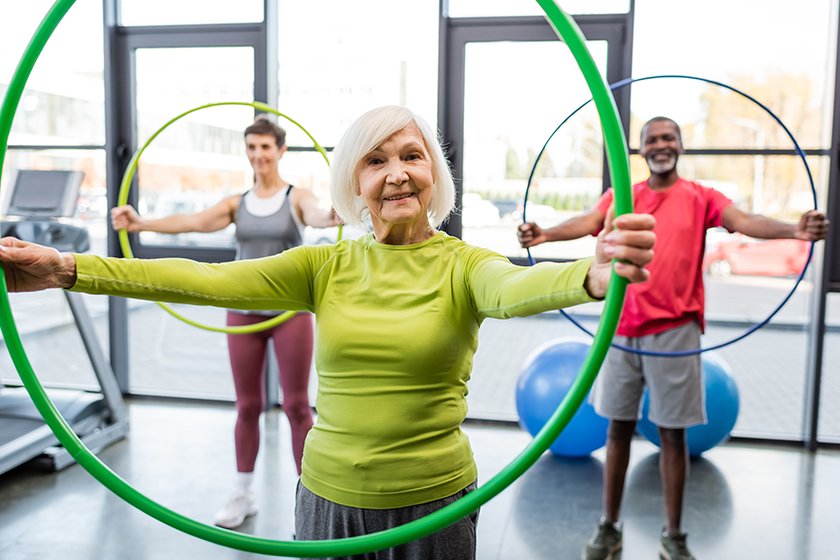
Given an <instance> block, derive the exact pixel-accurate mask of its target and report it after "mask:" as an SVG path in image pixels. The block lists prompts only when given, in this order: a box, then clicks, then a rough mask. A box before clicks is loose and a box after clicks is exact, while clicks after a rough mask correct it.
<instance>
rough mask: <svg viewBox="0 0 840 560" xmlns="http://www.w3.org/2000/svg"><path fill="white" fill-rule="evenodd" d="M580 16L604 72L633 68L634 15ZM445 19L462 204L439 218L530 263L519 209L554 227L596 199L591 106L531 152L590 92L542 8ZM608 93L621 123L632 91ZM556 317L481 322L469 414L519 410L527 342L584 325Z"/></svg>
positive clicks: (550, 250)
mask: <svg viewBox="0 0 840 560" xmlns="http://www.w3.org/2000/svg"><path fill="white" fill-rule="evenodd" d="M576 20H577V22H578V25H579V26H580V27H581V30H582V31H583V33H584V35H585V37H586V38H587V40H588V41H587V45H588V47H589V49H590V51H591V52H592V55H593V57H594V59H595V62H596V64H597V65H598V68H599V69H600V71H601V73H602V75H603V76H604V77H605V78H606V80H607V81H608V82H609V83H613V82H616V81H619V80H621V79H623V78H626V77H628V76H629V75H630V61H631V59H632V17H631V15H630V14H610V15H589V16H576ZM443 21H444V29H443V30H442V33H441V35H442V37H441V44H442V45H445V53H444V55H443V56H442V57H441V61H442V63H443V68H441V72H440V76H441V81H442V87H441V100H440V102H439V106H440V109H439V116H438V125H439V126H440V128H441V130H442V136H443V142H444V145H445V147H446V150H447V155H448V156H449V159H450V162H451V164H452V168H453V172H454V174H455V179H456V185H458V187H459V193H458V195H459V196H458V208H459V209H458V210H457V211H456V212H454V213H453V214H452V215H451V216H450V219H449V222H448V224H447V225H446V230H447V232H448V233H449V234H450V235H455V236H458V237H461V238H462V239H464V240H465V241H467V242H468V243H470V244H473V245H477V246H481V247H486V248H489V249H492V250H494V251H497V252H498V253H500V254H502V255H505V256H507V257H508V258H509V259H510V260H511V261H512V262H514V263H517V264H526V262H527V260H526V259H525V255H526V253H525V251H524V250H523V249H521V248H520V247H519V243H518V241H517V238H516V229H517V227H518V225H519V224H521V223H522V220H523V210H524V211H525V216H526V218H527V219H528V221H535V222H537V223H538V224H539V225H541V226H544V227H550V226H553V225H556V224H557V223H559V222H561V221H563V220H565V219H567V218H569V217H572V216H574V215H577V214H580V213H583V212H585V211H586V210H588V209H589V208H591V206H592V205H593V204H594V203H595V202H596V201H597V200H598V198H599V197H600V196H601V193H602V192H603V190H604V189H605V188H607V186H608V184H609V179H608V174H607V176H605V171H606V167H605V163H604V159H605V158H604V155H603V141H602V137H601V127H600V122H599V120H598V116H597V112H596V110H595V108H594V107H589V106H588V107H586V108H585V109H583V110H582V111H580V112H578V113H577V114H576V115H575V116H574V117H573V118H572V119H570V120H569V122H567V123H566V125H565V126H563V127H562V128H561V129H560V131H559V132H557V134H555V135H554V137H553V138H552V140H551V141H550V142H549V143H548V145H547V147H546V150H545V152H544V153H543V155H542V157H541V158H540V159H539V162H537V155H538V154H539V153H540V151H541V149H542V147H543V145H544V144H545V143H546V141H547V140H548V138H549V136H551V134H552V132H553V131H554V130H555V128H557V127H558V125H559V124H560V123H561V122H562V121H563V119H565V118H566V117H567V116H568V115H569V114H570V113H572V112H573V111H574V110H575V109H576V108H577V107H579V106H580V105H581V104H583V103H584V102H585V101H587V100H588V99H589V98H590V92H589V89H588V88H587V86H586V83H585V80H584V78H583V76H582V74H581V72H580V70H579V68H578V65H577V63H576V62H575V60H574V57H573V56H572V55H571V53H570V51H569V48H568V47H567V46H566V45H565V44H564V43H563V42H561V41H559V40H558V38H557V35H556V34H555V33H554V31H553V30H552V29H551V27H550V26H549V25H548V23H547V22H546V20H545V18H543V17H529V16H526V17H479V18H474V17H469V18H446V19H444V20H443ZM614 95H615V98H616V104H617V105H618V107H619V111H620V113H621V116H622V124H623V126H624V130H625V132H627V131H628V129H629V123H630V117H629V115H630V111H629V109H630V103H629V102H630V97H629V92H627V91H618V92H615V94H614ZM535 164H536V169H535V173H534V177H533V180H532V182H531V187H530V192H529V196H528V204H527V208H523V203H524V197H525V188H526V185H527V182H528V177H529V175H530V173H531V169H532V168H534V166H535ZM594 245H595V240H594V238H585V239H581V240H578V241H572V242H565V243H551V244H546V245H543V246H540V247H537V248H536V249H535V250H533V251H532V253H533V255H534V256H535V257H536V258H538V259H552V260H559V259H574V258H578V257H581V256H588V255H591V254H592V253H593V249H594ZM584 308H585V309H584ZM575 311H576V313H578V314H584V315H585V317H586V318H587V319H585V320H589V319H591V321H590V326H594V323H593V322H592V321H596V320H597V318H598V314H599V313H600V307H599V306H598V304H589V305H588V306H578V307H576V308H575ZM579 316H580V315H579ZM559 319H560V316H559V315H558V314H556V313H555V314H545V315H541V316H537V317H529V318H524V319H514V320H509V321H496V320H487V321H485V322H484V323H483V324H482V327H481V335H480V336H479V339H480V340H481V342H480V344H479V348H478V352H477V353H476V356H475V362H474V367H473V371H474V374H473V377H474V378H479V377H481V378H482V381H481V382H475V383H473V384H472V386H471V388H470V395H469V407H470V417H472V418H484V419H494V420H512V421H515V420H516V419H517V417H518V414H517V411H516V404H515V399H514V395H515V394H516V380H517V374H518V371H519V369H520V368H521V365H522V364H523V363H524V361H525V359H526V358H527V356H528V354H529V353H530V352H531V351H532V350H534V348H536V347H537V346H539V345H540V344H542V343H543V342H545V341H547V340H550V339H553V338H556V337H558V336H577V337H585V336H586V335H584V334H582V333H580V332H579V331H577V330H576V328H574V327H572V326H571V325H570V324H569V323H568V322H565V321H563V322H561V321H559ZM499 349H503V350H501V351H500V350H499Z"/></svg>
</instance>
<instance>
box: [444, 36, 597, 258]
mask: <svg viewBox="0 0 840 560" xmlns="http://www.w3.org/2000/svg"><path fill="white" fill-rule="evenodd" d="M588 47H589V49H590V51H591V52H592V54H593V56H594V57H595V60H596V63H597V64H598V65H599V67H600V69H601V71H602V73H603V72H604V71H605V70H606V61H607V42H606V41H590V42H589V44H588ZM465 55H466V57H465V58H466V62H465V76H464V79H465V86H464V149H463V153H464V156H463V158H464V159H463V171H462V173H463V174H462V181H461V187H462V198H461V235H462V239H464V241H467V242H468V243H470V244H472V245H477V246H480V247H487V248H489V249H493V250H494V251H497V252H499V253H501V254H503V255H506V256H508V257H523V258H524V257H526V252H525V249H522V248H520V246H519V243H518V242H517V238H516V229H517V227H518V226H519V225H520V224H521V223H522V220H523V212H525V218H526V219H527V220H528V221H529V222H536V223H537V224H538V225H540V226H541V227H551V226H554V225H556V224H558V223H560V222H561V221H563V220H565V219H567V218H569V217H572V216H575V215H579V214H580V213H582V212H586V211H587V210H589V209H590V208H591V207H592V206H593V205H594V204H595V202H597V200H598V198H599V197H600V196H601V191H602V188H603V183H602V173H603V170H604V162H603V159H604V158H603V142H602V138H601V127H600V125H599V121H598V114H597V111H596V110H595V107H594V105H593V104H590V105H589V106H587V107H586V108H585V109H584V110H583V111H581V112H580V113H578V114H577V115H575V116H574V117H573V118H572V119H571V120H569V122H568V123H567V124H566V125H565V126H563V127H562V128H561V129H560V130H559V131H558V132H557V134H555V135H554V137H553V138H552V139H551V141H549V142H548V144H547V145H546V142H547V141H548V139H549V137H550V136H551V133H552V132H553V131H554V130H555V128H556V127H557V126H558V125H559V124H560V123H561V122H562V121H563V119H564V118H565V117H567V116H568V115H569V114H570V113H571V112H573V111H574V110H575V108H577V107H578V106H580V105H581V104H582V103H584V102H585V101H586V100H587V99H589V97H590V94H589V89H588V88H587V87H586V82H585V81H584V79H583V76H582V75H581V73H580V71H579V70H578V66H577V63H576V62H575V60H574V57H573V56H572V54H571V52H570V51H569V48H568V47H567V46H566V45H565V44H564V43H561V42H559V41H545V42H543V41H539V42H537V41H531V42H507V41H505V42H501V41H499V42H481V43H468V44H467V45H466V52H465ZM544 145H545V146H546V149H545V151H544V152H543V153H542V154H541V156H540V157H539V161H537V156H538V155H540V152H541V151H542V148H543V146H544ZM535 166H536V168H535ZM532 172H533V176H532V180H531V184H530V190H529V194H528V205H527V209H526V208H525V206H524V202H525V189H526V187H527V184H528V178H529V176H531V174H532ZM594 247H595V238H594V237H587V238H584V239H580V240H576V241H570V242H566V243H547V244H544V245H540V246H538V247H535V248H534V249H532V251H531V253H532V255H534V256H535V257H552V258H580V257H584V256H589V255H592V254H593V253H594Z"/></svg>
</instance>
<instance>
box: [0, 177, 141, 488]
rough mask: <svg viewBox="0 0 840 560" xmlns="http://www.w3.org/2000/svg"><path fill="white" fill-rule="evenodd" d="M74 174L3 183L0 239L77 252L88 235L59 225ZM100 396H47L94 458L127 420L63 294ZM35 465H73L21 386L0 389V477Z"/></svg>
mask: <svg viewBox="0 0 840 560" xmlns="http://www.w3.org/2000/svg"><path fill="white" fill-rule="evenodd" d="M82 178H83V174H82V172H80V171H37V170H20V171H18V172H17V173H16V174H15V175H14V176H13V177H11V180H10V181H9V184H10V185H11V186H10V188H9V189H8V191H7V193H5V194H6V195H7V196H6V197H5V198H4V200H3V203H2V207H1V208H0V213H2V215H3V216H4V218H5V220H6V221H3V222H0V235H2V237H16V238H18V239H21V240H23V241H31V242H35V243H39V244H41V245H47V246H50V247H54V248H55V249H58V250H59V251H62V252H74V253H84V252H86V251H88V250H89V249H90V236H89V235H88V232H87V230H86V229H84V228H80V227H77V226H74V225H72V224H70V223H67V221H66V220H62V218H68V217H70V216H72V215H73V214H74V212H75V209H76V201H77V200H78V196H79V187H80V185H81V182H82ZM63 292H64V296H65V297H66V299H67V303H68V304H69V306H70V311H71V313H72V314H73V319H74V322H75V324H76V327H77V328H78V330H79V334H80V335H81V337H82V342H83V344H84V346H85V350H86V351H87V354H88V357H89V358H90V363H91V365H92V366H93V371H94V373H95V374H96V378H97V379H98V381H99V386H100V391H99V392H92V391H80V390H75V389H47V394H48V395H49V397H50V399H51V400H52V401H53V403H55V406H56V408H57V409H58V411H59V412H60V413H61V415H62V416H63V417H64V419H65V420H66V421H67V423H68V424H69V425H70V426H71V428H72V429H73V431H74V432H75V433H76V434H77V435H78V436H79V437H80V438H81V440H82V441H83V442H84V443H85V445H86V446H87V447H88V449H90V450H91V451H93V452H94V453H98V452H99V451H101V450H102V449H103V448H105V447H107V446H108V445H110V444H111V443H114V442H115V441H118V440H120V439H122V438H124V437H125V436H126V435H127V434H128V430H129V425H128V415H127V412H126V408H125V404H124V402H123V399H122V392H121V391H120V388H119V385H118V384H117V380H116V377H115V376H114V372H113V370H112V369H111V365H110V364H109V363H108V361H107V360H106V359H105V356H104V354H103V353H102V348H101V346H100V345H99V340H98V339H97V337H96V332H95V331H94V327H93V322H92V321H91V318H90V314H89V313H88V310H87V306H86V305H85V302H84V299H83V296H82V295H81V294H77V293H74V292H68V291H66V290H63ZM33 459H37V462H38V464H39V466H41V467H43V468H46V469H48V470H52V471H57V470H61V469H63V468H64V467H66V466H68V465H70V464H72V463H73V462H75V460H74V459H73V457H72V456H71V455H70V454H69V453H68V452H67V451H66V450H65V449H64V448H63V447H61V446H60V445H59V443H58V439H57V438H56V437H55V436H54V435H53V433H52V430H50V428H49V426H47V425H46V423H45V422H44V420H43V418H41V415H40V413H39V412H38V410H37V409H36V408H35V404H34V403H33V402H32V399H31V398H30V397H29V394H28V393H27V392H26V389H25V388H24V387H8V386H3V385H2V384H0V474H2V473H4V472H6V471H8V470H10V469H13V468H14V467H16V466H18V465H21V464H23V463H26V462H28V461H31V460H33Z"/></svg>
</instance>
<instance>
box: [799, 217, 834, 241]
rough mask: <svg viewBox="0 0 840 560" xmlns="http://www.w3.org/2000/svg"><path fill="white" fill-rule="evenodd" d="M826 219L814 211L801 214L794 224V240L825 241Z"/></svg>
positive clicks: (826, 231)
mask: <svg viewBox="0 0 840 560" xmlns="http://www.w3.org/2000/svg"><path fill="white" fill-rule="evenodd" d="M828 223H829V222H828V218H826V217H825V214H823V213H822V212H818V211H816V210H809V211H808V212H805V213H804V214H802V217H801V218H799V223H798V224H796V238H797V239H801V240H803V241H819V240H820V239H825V236H826V234H827V233H828Z"/></svg>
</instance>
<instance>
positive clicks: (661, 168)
mask: <svg viewBox="0 0 840 560" xmlns="http://www.w3.org/2000/svg"><path fill="white" fill-rule="evenodd" d="M646 161H647V164H648V168H650V172H651V173H653V174H655V175H665V174H666V173H670V172H671V171H673V169H674V168H675V167H676V166H677V156H675V155H674V154H671V156H670V157H669V158H668V161H664V162H662V163H656V162H654V161H653V158H648V159H647V160H646Z"/></svg>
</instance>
